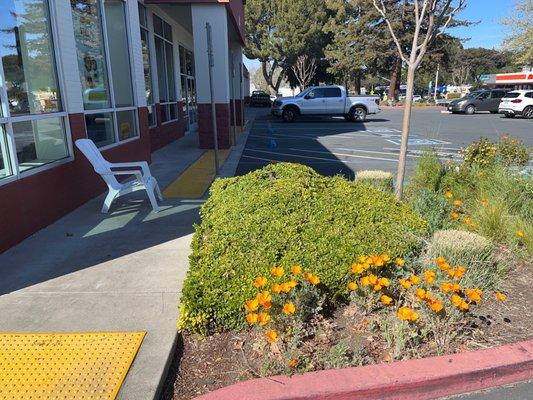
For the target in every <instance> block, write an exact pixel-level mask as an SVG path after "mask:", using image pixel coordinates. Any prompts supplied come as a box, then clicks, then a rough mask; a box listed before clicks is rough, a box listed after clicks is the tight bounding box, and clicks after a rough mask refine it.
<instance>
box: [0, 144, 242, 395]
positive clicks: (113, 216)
mask: <svg viewBox="0 0 533 400" xmlns="http://www.w3.org/2000/svg"><path fill="white" fill-rule="evenodd" d="M246 136H247V134H243V135H241V137H240V140H239V142H242V141H244V140H246ZM197 140H198V138H197V136H196V135H188V136H186V137H184V138H182V139H180V140H178V141H176V142H174V143H172V144H170V145H168V146H166V147H165V148H163V149H161V150H159V151H157V152H155V153H154V154H153V163H152V165H151V167H150V168H151V170H152V173H153V174H154V175H155V176H156V177H157V179H158V181H159V182H160V185H161V187H162V188H164V187H166V186H167V185H168V184H169V183H170V182H172V181H173V180H174V179H175V178H176V177H177V176H178V175H179V174H180V173H181V172H182V171H184V170H185V169H186V168H187V167H188V166H189V165H190V164H192V163H193V162H194V161H195V160H196V159H197V158H198V157H200V156H201V154H202V153H203V150H199V149H198V145H197ZM239 147H243V146H242V143H241V146H237V148H236V151H239V150H240V148H239ZM241 151H242V150H241ZM234 158H235V156H234V157H233V158H231V159H232V160H233V159H234ZM235 166H236V165H235ZM228 174H231V172H229V173H228ZM28 195H31V193H28ZM102 201H103V196H100V197H98V198H96V199H94V200H92V201H90V202H88V203H87V204H85V205H83V206H82V207H80V208H79V209H77V210H75V211H74V212H72V213H71V214H69V215H67V216H65V217H64V218H62V219H61V220H59V221H57V222H56V223H54V224H53V225H51V226H49V227H47V228H45V229H43V230H41V231H40V232H38V233H37V234H35V235H33V236H32V237H30V238H28V239H26V240H25V241H24V242H22V243H21V244H19V245H18V246H16V247H14V248H12V249H10V250H8V251H7V252H5V253H3V254H1V255H0V331H4V332H7V331H41V332H50V331H138V330H143V331H147V335H146V338H145V340H144V342H143V344H142V346H141V349H140V352H139V353H138V355H137V358H136V359H135V362H134V364H133V366H132V368H131V370H130V372H129V373H128V376H127V378H126V381H125V383H124V385H123V386H122V389H121V390H120V393H119V397H118V398H119V399H124V400H137V399H138V400H150V399H154V398H156V396H157V394H158V391H159V389H160V388H159V386H160V385H161V383H162V380H164V379H162V378H164V374H165V371H166V367H167V363H168V360H169V358H170V357H171V355H172V352H173V348H174V346H175V343H176V338H177V332H176V322H177V318H178V306H179V298H180V291H181V288H182V284H183V280H184V278H185V275H186V272H187V269H188V256H189V253H190V241H191V238H192V234H193V223H195V222H198V221H199V213H198V211H199V208H200V206H201V204H202V203H203V201H204V200H165V201H164V202H163V203H162V211H161V212H159V213H157V214H156V213H153V212H152V211H151V208H150V207H149V203H148V201H147V199H146V194H145V193H143V192H136V193H134V194H132V195H129V196H125V197H124V198H122V199H119V200H118V201H117V202H116V203H114V204H113V206H112V209H111V212H110V213H109V214H108V215H104V214H101V213H100V207H101V204H102Z"/></svg>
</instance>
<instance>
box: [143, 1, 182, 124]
mask: <svg viewBox="0 0 533 400" xmlns="http://www.w3.org/2000/svg"><path fill="white" fill-rule="evenodd" d="M151 14H152V28H153V30H152V31H151V32H150V33H151V34H152V35H153V38H154V44H155V47H156V48H155V49H154V50H155V53H154V55H155V56H156V63H157V43H156V40H157V39H160V40H162V41H163V56H164V67H165V81H166V85H165V86H166V89H167V96H166V97H169V96H168V92H169V88H170V86H169V85H170V82H168V70H167V68H168V64H167V51H166V44H167V43H168V44H170V45H171V46H172V63H173V69H174V71H173V72H174V76H173V78H174V93H175V100H174V101H168V100H167V101H165V102H161V93H160V92H159V80H160V79H161V78H160V76H159V69H158V68H157V64H156V66H155V67H156V68H155V69H156V71H157V87H158V91H157V101H158V103H159V105H160V106H161V112H165V113H166V110H169V111H168V115H167V119H166V120H165V122H163V120H162V119H161V125H167V124H170V123H172V122H176V121H179V109H178V103H179V101H178V97H179V96H178V94H179V93H180V92H179V91H178V86H177V75H176V51H175V48H174V47H175V46H174V28H173V27H172V24H170V23H168V22H167V21H166V20H165V19H164V18H163V17H161V16H160V15H158V14H157V13H155V12H153V11H152V12H151ZM155 18H159V19H160V20H161V22H162V25H161V28H162V31H163V32H162V35H160V34H158V33H156V32H155V24H154V19H155ZM165 24H167V25H168V26H170V32H171V33H172V41H170V40H168V39H167V38H165V36H164V34H165ZM178 46H179V44H178ZM178 51H179V48H178ZM178 66H179V63H178ZM152 70H153V69H152ZM180 85H181V75H180ZM152 86H153V83H152ZM180 90H181V89H180ZM172 105H174V107H175V112H176V118H174V119H171V118H170V116H171V113H170V108H169V107H172ZM162 107H165V108H164V109H163V108H162Z"/></svg>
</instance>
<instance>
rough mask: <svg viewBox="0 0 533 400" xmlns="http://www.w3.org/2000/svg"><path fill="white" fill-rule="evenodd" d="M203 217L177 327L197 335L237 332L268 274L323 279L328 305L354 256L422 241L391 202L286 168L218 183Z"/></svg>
mask: <svg viewBox="0 0 533 400" xmlns="http://www.w3.org/2000/svg"><path fill="white" fill-rule="evenodd" d="M201 216H202V223H201V225H199V226H196V227H195V228H196V234H195V235H194V238H193V242H192V250H193V252H192V254H191V256H190V269H189V272H188V275H187V278H186V280H185V284H184V288H183V295H182V299H181V304H182V310H181V314H180V323H179V327H180V328H188V329H190V330H193V331H201V332H207V331H212V330H217V329H224V328H242V327H243V326H244V320H243V312H244V309H243V305H244V302H245V301H246V300H248V299H249V298H252V297H253V294H254V293H253V286H252V285H251V284H250V283H251V282H252V281H253V279H254V278H256V277H258V276H268V274H270V270H271V268H272V267H273V266H276V265H280V266H284V267H285V268H290V267H291V266H292V265H295V264H299V265H301V266H302V268H303V269H304V270H306V271H310V272H312V273H313V274H316V275H318V276H319V277H320V279H321V284H320V288H321V289H322V290H324V291H325V292H327V293H329V294H330V295H331V297H330V298H335V296H340V295H341V294H342V295H344V296H345V295H346V294H345V290H344V289H345V286H344V285H345V283H344V280H345V278H346V275H347V271H348V270H349V266H350V265H351V264H352V263H353V262H354V259H355V257H356V256H357V255H360V254H371V253H372V254H381V253H387V254H389V255H390V256H391V257H396V256H401V255H405V254H408V253H410V252H411V251H413V250H415V249H416V248H418V247H419V246H420V244H421V241H420V237H421V236H423V235H425V234H426V233H427V224H426V222H425V221H423V220H422V219H421V218H420V217H418V216H417V215H416V214H415V213H414V212H413V211H412V210H411V209H410V208H409V207H408V206H407V205H406V204H403V203H398V202H396V201H395V199H394V198H393V196H392V195H389V194H386V193H384V192H382V191H380V190H377V189H374V188H372V187H368V186H366V185H361V184H359V183H357V182H351V181H348V180H346V179H344V178H342V177H334V178H327V177H322V176H320V175H319V174H317V173H316V172H315V171H313V170H312V169H311V168H308V167H305V166H303V165H297V164H287V163H280V164H275V165H269V166H267V167H265V168H263V169H260V170H257V171H254V172H251V173H249V174H247V175H245V176H241V177H235V178H229V179H221V180H217V181H216V182H215V183H214V184H213V186H212V188H211V197H210V198H209V200H208V201H207V202H206V203H205V205H204V206H203V207H202V210H201Z"/></svg>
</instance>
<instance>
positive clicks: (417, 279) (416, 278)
mask: <svg viewBox="0 0 533 400" xmlns="http://www.w3.org/2000/svg"><path fill="white" fill-rule="evenodd" d="M409 280H410V281H411V283H412V284H413V285H418V284H419V283H420V277H419V276H418V275H412V276H411V277H410V278H409Z"/></svg>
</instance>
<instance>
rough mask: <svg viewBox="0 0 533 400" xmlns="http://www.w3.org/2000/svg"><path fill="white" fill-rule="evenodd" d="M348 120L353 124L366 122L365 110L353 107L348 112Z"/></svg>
mask: <svg viewBox="0 0 533 400" xmlns="http://www.w3.org/2000/svg"><path fill="white" fill-rule="evenodd" d="M350 119H351V120H352V121H353V122H364V121H365V120H366V110H365V109H364V108H363V107H354V108H352V109H351V111H350Z"/></svg>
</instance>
